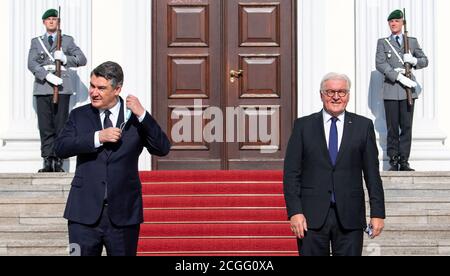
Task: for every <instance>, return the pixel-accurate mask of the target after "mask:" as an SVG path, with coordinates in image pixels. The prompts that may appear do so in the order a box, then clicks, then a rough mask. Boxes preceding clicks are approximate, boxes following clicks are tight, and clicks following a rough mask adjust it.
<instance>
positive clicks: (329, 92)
mask: <svg viewBox="0 0 450 276" xmlns="http://www.w3.org/2000/svg"><path fill="white" fill-rule="evenodd" d="M349 92H350V91H349V90H347V89H341V90H332V89H328V90H322V94H324V95H327V96H328V97H330V98H331V97H334V95H336V93H337V94H338V95H339V97H341V98H343V97H345V96H347V94H348V93H349Z"/></svg>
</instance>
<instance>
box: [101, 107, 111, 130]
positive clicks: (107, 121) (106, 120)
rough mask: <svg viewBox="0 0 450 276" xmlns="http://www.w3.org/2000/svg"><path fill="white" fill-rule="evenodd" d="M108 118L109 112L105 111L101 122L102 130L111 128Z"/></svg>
mask: <svg viewBox="0 0 450 276" xmlns="http://www.w3.org/2000/svg"><path fill="white" fill-rule="evenodd" d="M109 116H111V111H109V110H106V111H105V119H104V120H103V129H107V128H110V127H113V123H112V121H111V119H110V118H109Z"/></svg>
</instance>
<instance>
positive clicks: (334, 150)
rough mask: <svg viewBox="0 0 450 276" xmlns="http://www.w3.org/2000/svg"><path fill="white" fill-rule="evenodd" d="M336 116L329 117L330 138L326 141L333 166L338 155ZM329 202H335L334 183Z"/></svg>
mask: <svg viewBox="0 0 450 276" xmlns="http://www.w3.org/2000/svg"><path fill="white" fill-rule="evenodd" d="M337 121H338V118H336V117H333V118H331V126H330V137H329V138H330V140H329V141H328V151H329V153H330V159H331V163H332V164H333V166H335V165H336V159H337V155H338V131H337V125H336V122H337ZM331 203H336V197H335V195H334V184H333V191H332V193H331Z"/></svg>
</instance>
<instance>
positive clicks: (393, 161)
mask: <svg viewBox="0 0 450 276" xmlns="http://www.w3.org/2000/svg"><path fill="white" fill-rule="evenodd" d="M399 161H400V158H399V157H398V156H393V157H391V159H390V160H389V164H390V165H391V168H390V169H389V171H390V172H398V165H399Z"/></svg>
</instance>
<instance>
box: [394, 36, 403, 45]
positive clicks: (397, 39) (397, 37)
mask: <svg viewBox="0 0 450 276" xmlns="http://www.w3.org/2000/svg"><path fill="white" fill-rule="evenodd" d="M395 41H397V44H398V47H400V48H401V47H402V44H401V43H400V37H399V36H398V35H397V36H395Z"/></svg>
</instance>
